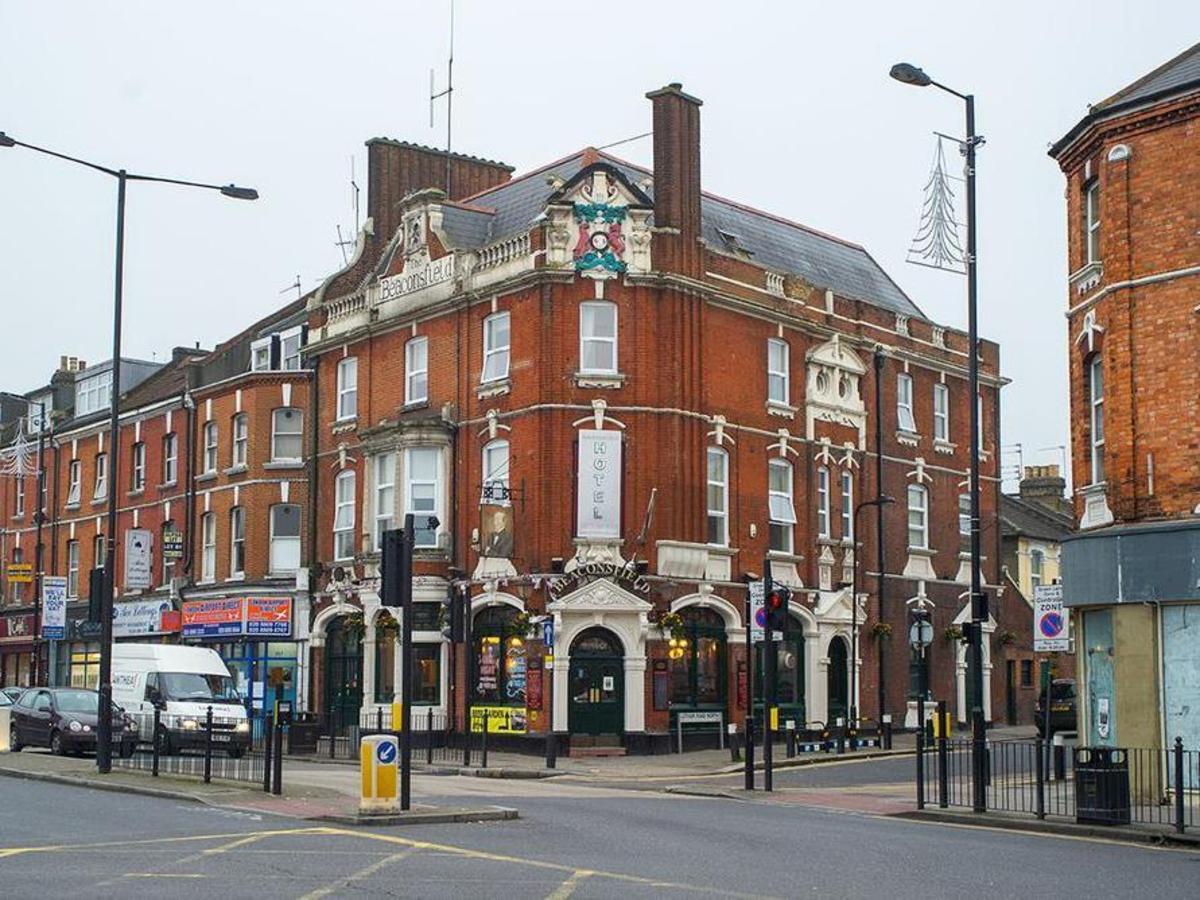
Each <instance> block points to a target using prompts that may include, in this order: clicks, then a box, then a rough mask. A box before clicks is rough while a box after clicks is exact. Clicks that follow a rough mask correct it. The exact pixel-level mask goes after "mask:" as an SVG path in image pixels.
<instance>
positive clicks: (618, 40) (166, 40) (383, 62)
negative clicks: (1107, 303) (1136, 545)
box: [0, 0, 1200, 464]
mask: <svg viewBox="0 0 1200 900" xmlns="http://www.w3.org/2000/svg"><path fill="white" fill-rule="evenodd" d="M448 8H449V5H448V0H427V2H401V0H394V2H390V3H384V2H373V3H372V2H349V0H339V2H336V3H332V2H297V0H291V2H286V3H285V2H273V3H268V2H262V3H245V2H236V3H234V2H212V0H209V2H205V3H202V4H201V3H193V4H190V6H187V7H185V5H184V4H180V3H161V2H153V3H152V2H130V0H125V2H121V3H116V2H108V3H101V2H86V3H85V2H58V3H52V4H51V3H22V2H18V0H0V130H5V131H7V132H8V133H10V134H11V135H13V136H14V137H16V138H18V139H20V140H24V141H28V142H29V143H33V144H39V145H42V146H45V147H49V148H53V149H56V150H59V151H61V152H65V153H69V154H72V155H78V156H83V157H87V158H90V159H93V160H96V161H98V162H101V163H104V164H107V165H110V166H113V167H120V166H124V167H126V168H127V169H129V170H130V171H138V172H143V173H148V174H158V175H166V176H171V177H176V178H184V179H191V180H199V181H214V182H221V183H225V182H229V181H235V182H237V183H239V184H246V185H251V186H254V187H256V188H257V189H258V190H259V191H260V193H261V195H262V199H261V200H259V201H258V202H257V203H245V202H239V201H234V200H229V199H226V198H223V197H222V196H220V195H219V194H215V193H208V192H203V191H190V190H182V189H174V188H170V187H165V186H161V185H134V186H132V187H131V189H130V196H129V202H128V211H127V216H128V221H127V245H126V280H125V287H126V290H125V332H124V334H125V338H124V340H125V345H124V346H125V354H124V355H127V356H135V357H142V358H146V359H153V358H157V359H159V360H162V359H164V358H165V357H166V356H167V355H168V354H169V353H170V349H171V347H172V346H176V345H190V344H193V343H195V342H199V343H200V345H201V346H204V347H209V346H212V344H213V343H214V342H216V341H219V340H221V339H223V338H226V337H228V336H230V335H232V334H233V333H235V332H236V331H238V330H239V329H241V328H243V327H244V326H245V325H247V324H249V323H250V322H252V321H253V320H254V319H255V318H257V317H260V316H262V315H265V314H267V313H269V312H270V311H271V310H272V309H274V308H276V307H277V306H279V305H282V304H283V303H284V302H286V299H287V297H288V296H295V294H294V292H291V293H290V294H289V292H287V291H286V286H287V285H288V284H290V283H292V282H294V280H295V278H296V276H297V275H299V276H300V279H301V282H302V284H303V286H304V288H305V290H307V289H309V288H310V287H312V286H314V284H315V282H317V281H319V280H320V279H321V278H322V277H324V276H325V275H326V274H328V273H329V272H330V271H331V270H333V269H335V268H336V267H338V265H339V264H340V262H341V258H342V257H341V251H340V250H339V249H338V247H337V246H336V245H335V241H336V239H337V231H336V228H337V226H338V225H340V226H341V228H342V232H343V234H348V233H349V232H350V231H352V230H353V224H354V214H353V207H352V203H351V191H350V187H349V177H350V158H351V156H354V157H356V159H357V163H358V173H359V183H360V185H362V187H363V208H364V210H365V201H366V193H365V188H366V179H365V159H366V157H365V148H364V146H363V142H364V141H365V140H366V139H367V138H369V137H372V136H376V135H384V136H389V137H395V138H400V139H405V140H411V141H418V142H422V143H432V144H437V145H439V146H441V145H442V143H443V141H444V138H445V130H444V128H445V125H444V122H445V120H444V118H443V116H444V109H439V111H438V124H437V126H436V128H434V129H432V130H431V129H430V127H429V107H428V101H427V99H426V98H427V95H428V90H429V69H430V67H436V68H437V79H438V86H439V88H440V87H441V86H442V85H443V84H444V79H445V60H446V53H447V49H448V31H449V29H448V15H447V11H448ZM1197 26H1200V7H1198V6H1197V5H1196V4H1195V2H1194V0H1192V2H1187V0H1181V2H1177V3H1176V2H1155V3H1150V4H1147V3H1133V2H1127V3H1122V2H1113V0H1090V2H1064V0H1056V2H1054V3H1044V2H1042V3H1025V2H1010V3H1004V4H999V3H992V4H985V3H974V4H964V3H961V2H959V3H946V4H913V3H907V4H901V3H894V2H877V3H876V2H872V3H839V4H832V3H813V2H803V3H802V2H788V3H765V2H750V0H740V2H738V3H711V2H705V0H691V2H647V0H640V2H626V0H610V2H607V3H594V4H581V3H569V2H559V3H544V2H536V3H535V2H520V0H513V2H507V3H496V2H490V0H458V5H457V27H456V36H455V61H454V72H455V94H454V96H455V105H454V149H455V150H459V151H462V152H467V153H472V154H477V155H481V156H487V157H490V158H493V159H501V160H503V161H505V162H508V163H510V164H512V165H514V166H516V168H517V170H518V172H520V171H524V170H526V169H529V168H532V167H535V166H537V165H540V164H542V163H544V162H548V161H550V160H552V159H555V158H557V157H559V156H562V155H565V154H568V153H570V152H573V151H575V150H577V149H579V148H581V147H583V146H586V145H589V144H591V145H602V144H607V143H610V142H613V141H617V140H620V139H622V138H625V137H629V136H632V135H636V134H639V133H641V132H644V131H647V130H649V127H650V104H649V101H647V100H645V99H644V96H643V95H644V94H645V92H646V91H647V90H650V89H653V88H656V87H659V86H661V85H663V84H665V83H667V82H671V81H681V82H683V85H684V88H685V90H687V91H688V92H689V93H692V94H694V95H696V96H698V97H700V98H701V99H703V100H704V108H703V112H702V134H703V180H704V186H705V189H706V190H710V191H713V192H714V193H719V194H722V195H724V196H727V197H731V198H734V199H737V200H739V201H741V202H744V203H747V204H751V205H754V206H758V207H761V208H762V209H765V210H769V211H771V212H774V213H777V214H780V215H783V216H786V217H789V218H792V219H795V220H797V221H799V222H802V223H804V224H806V225H810V226H813V227H815V228H819V229H822V230H824V231H828V232H830V233H832V234H835V235H838V236H840V237H843V238H845V239H847V240H850V241H854V242H856V243H860V244H862V245H864V246H865V247H866V248H867V249H868V250H869V251H870V252H871V253H872V254H873V255H874V256H875V258H876V259H878V260H879V262H880V263H881V264H882V265H883V267H884V268H885V269H887V271H888V272H889V273H890V274H891V275H892V277H893V278H895V279H896V281H898V282H899V284H900V285H901V286H902V287H903V288H904V289H905V291H906V292H908V294H909V295H910V296H911V297H912V298H913V300H914V301H915V302H916V303H917V304H918V306H920V307H921V308H922V309H923V310H924V311H925V313H926V314H927V315H928V316H930V317H931V318H933V319H935V320H938V321H941V322H944V323H946V324H949V325H952V326H956V327H965V323H966V311H965V301H964V296H965V284H964V281H963V279H962V278H961V277H958V276H955V275H950V274H945V273H941V272H931V271H928V270H924V269H920V268H917V267H915V266H912V265H909V264H906V263H905V253H906V250H907V247H908V244H909V241H910V240H911V238H912V236H913V233H914V230H915V226H916V222H917V216H918V212H919V209H920V204H921V189H922V186H923V184H924V182H925V178H926V176H927V173H928V168H929V163H930V159H931V156H932V153H933V149H934V144H933V137H932V134H931V133H932V132H933V131H942V132H946V133H960V132H961V128H962V107H961V104H959V103H958V102H957V101H956V100H955V99H954V98H952V97H950V96H948V95H945V94H942V93H940V92H937V91H934V90H923V91H922V90H917V89H914V88H910V87H905V86H903V85H900V84H898V83H896V82H894V81H891V80H890V79H889V78H888V77H887V72H888V68H889V67H890V65H891V64H892V63H893V62H896V61H899V60H909V61H912V62H914V63H917V64H918V65H922V66H923V67H924V68H925V69H926V70H927V71H928V72H929V73H930V74H931V75H932V76H933V77H935V78H937V79H939V80H941V81H943V82H945V83H947V84H949V85H951V86H953V87H955V88H957V89H958V90H960V91H963V92H970V91H973V92H974V93H975V94H976V96H977V117H978V127H979V130H980V132H981V133H983V134H984V135H985V136H986V138H987V145H986V146H985V147H984V148H982V150H981V151H980V157H979V222H980V237H979V246H980V304H981V307H980V308H981V311H980V321H981V332H982V334H983V335H984V336H985V337H988V338H991V339H993V340H997V341H999V342H1000V345H1001V360H1002V368H1003V372H1004V374H1005V375H1006V376H1007V377H1008V378H1010V379H1012V382H1013V383H1012V384H1011V385H1010V386H1009V387H1007V388H1006V389H1005V391H1004V396H1003V426H1002V427H1003V432H1004V434H1003V439H1004V442H1005V444H1006V445H1007V444H1014V443H1018V442H1019V443H1020V444H1022V445H1023V446H1024V461H1025V463H1026V464H1029V463H1032V462H1054V461H1057V460H1058V459H1059V452H1058V451H1057V450H1052V449H1041V448H1050V447H1054V446H1056V445H1061V444H1065V443H1066V439H1067V433H1068V422H1067V415H1068V409H1067V392H1066V365H1065V353H1064V348H1065V345H1066V333H1065V319H1064V317H1063V311H1064V309H1065V301H1066V288H1065V274H1066V258H1065V210H1064V206H1063V199H1062V197H1063V180H1062V177H1061V175H1060V174H1059V172H1058V169H1057V166H1056V165H1055V163H1054V162H1053V161H1052V160H1050V159H1049V158H1048V157H1047V156H1046V147H1047V145H1048V143H1049V142H1050V141H1052V140H1054V139H1056V138H1058V137H1060V136H1061V135H1062V134H1064V133H1065V132H1066V131H1067V130H1068V129H1069V128H1070V126H1071V125H1073V124H1074V123H1075V122H1076V121H1077V120H1078V119H1079V118H1080V117H1081V116H1082V115H1083V114H1084V112H1085V111H1086V104H1087V103H1088V102H1094V101H1097V100H1100V99H1102V98H1103V97H1105V96H1107V95H1109V94H1110V93H1112V92H1114V91H1116V90H1117V89H1119V88H1120V87H1122V86H1123V85H1125V84H1126V83H1128V82H1130V81H1132V80H1133V79H1135V78H1137V77H1138V76H1140V75H1142V74H1143V73H1145V72H1146V71H1149V70H1150V69H1152V68H1154V67H1155V66H1157V65H1159V64H1160V63H1162V62H1164V61H1166V60H1167V59H1168V58H1170V57H1171V56H1174V55H1175V54H1176V53H1178V52H1180V51H1181V50H1183V49H1185V48H1186V47H1187V46H1188V45H1190V44H1191V43H1192V42H1194V41H1195V40H1196V39H1197V34H1198V33H1200V28H1198V27H1197ZM614 152H616V153H618V154H619V155H622V156H624V157H626V158H628V159H631V160H633V161H635V162H641V163H647V164H648V163H649V161H650V156H651V147H650V141H649V140H648V139H643V140H640V141H636V142H633V143H630V144H627V145H624V146H622V147H619V148H616V150H614ZM948 158H949V159H950V161H951V162H952V163H955V164H956V163H957V160H956V158H955V157H948ZM115 194H116V191H115V182H114V181H112V180H110V179H108V178H106V177H104V176H102V175H98V174H96V173H93V172H90V171H88V170H85V169H80V168H77V167H74V166H71V165H68V164H65V163H60V162H57V161H55V160H53V159H50V158H47V157H43V156H39V155H36V154H33V153H30V152H28V151H24V150H19V149H14V150H0V306H2V308H3V311H4V315H3V318H2V320H0V329H2V330H0V334H2V335H3V353H0V389H5V390H12V391H18V392H24V391H26V390H29V389H30V388H33V387H35V386H37V385H39V384H43V383H45V381H46V380H47V378H48V377H49V375H50V373H51V371H52V370H53V369H54V367H55V366H56V364H57V361H58V358H59V356H60V355H63V354H69V355H75V356H79V357H83V358H85V359H87V360H89V361H93V362H95V361H100V360H103V359H107V358H108V356H109V355H110V347H111V325H110V323H111V315H112V312H111V309H112V306H111V304H112V268H113V231H114V229H113V218H114V212H115ZM961 215H963V213H962V211H961V210H960V216H961ZM1005 462H1006V463H1015V462H1016V457H1015V456H1012V457H1011V458H1010V457H1007V456H1006V459H1005Z"/></svg>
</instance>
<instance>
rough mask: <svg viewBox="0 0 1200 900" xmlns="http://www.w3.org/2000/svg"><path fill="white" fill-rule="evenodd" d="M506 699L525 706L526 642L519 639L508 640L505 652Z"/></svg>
mask: <svg viewBox="0 0 1200 900" xmlns="http://www.w3.org/2000/svg"><path fill="white" fill-rule="evenodd" d="M504 676H505V677H504V699H505V700H507V701H508V702H509V703H519V704H521V705H522V706H524V705H525V642H524V641H522V640H521V639H520V638H518V637H511V638H509V639H508V647H507V648H505V651H504Z"/></svg>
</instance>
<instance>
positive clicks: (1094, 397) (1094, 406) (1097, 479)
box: [1087, 353, 1107, 484]
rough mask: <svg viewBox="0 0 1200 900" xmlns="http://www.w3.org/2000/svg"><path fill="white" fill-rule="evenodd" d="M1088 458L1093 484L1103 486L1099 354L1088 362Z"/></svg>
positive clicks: (1102, 402) (1101, 400)
mask: <svg viewBox="0 0 1200 900" xmlns="http://www.w3.org/2000/svg"><path fill="white" fill-rule="evenodd" d="M1087 366H1088V417H1089V429H1088V456H1089V462H1090V463H1091V465H1090V467H1089V468H1090V470H1091V476H1092V484H1102V483H1103V482H1104V480H1105V478H1106V477H1107V476H1106V473H1105V471H1104V444H1105V435H1104V363H1103V361H1102V360H1101V358H1100V354H1099V353H1097V354H1096V355H1094V356H1093V357H1092V358H1091V359H1090V360H1089V361H1088V364H1087Z"/></svg>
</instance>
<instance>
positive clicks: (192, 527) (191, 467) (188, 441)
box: [179, 373, 199, 576]
mask: <svg viewBox="0 0 1200 900" xmlns="http://www.w3.org/2000/svg"><path fill="white" fill-rule="evenodd" d="M191 374H192V373H189V374H188V381H189V382H190V381H191V380H192V378H191ZM183 408H184V410H185V411H186V413H187V421H186V423H185V428H186V430H185V433H184V438H185V439H184V445H185V450H186V451H187V452H186V453H185V454H184V460H186V462H185V463H184V465H185V466H186V467H187V469H186V471H185V473H184V478H185V479H186V480H185V481H184V484H186V485H187V493H186V494H185V495H184V501H183V520H184V524H185V527H186V528H187V540H186V541H184V545H183V559H182V560H181V565H180V567H179V569H180V571H182V572H186V573H187V574H188V575H189V576H190V575H191V574H192V559H193V555H194V554H193V550H194V547H195V540H196V464H195V456H196V423H197V420H198V418H199V416H197V415H196V399H195V397H193V396H192V392H191V388H190V386H189V388H188V389H187V390H185V391H184V392H183Z"/></svg>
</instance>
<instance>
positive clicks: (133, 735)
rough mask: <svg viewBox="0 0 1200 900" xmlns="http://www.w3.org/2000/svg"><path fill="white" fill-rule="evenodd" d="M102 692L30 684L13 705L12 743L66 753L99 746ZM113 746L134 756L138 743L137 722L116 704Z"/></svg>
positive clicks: (127, 755)
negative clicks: (98, 726)
mask: <svg viewBox="0 0 1200 900" xmlns="http://www.w3.org/2000/svg"><path fill="white" fill-rule="evenodd" d="M99 710H100V694H99V693H97V692H96V691H88V690H83V689H82V688H29V689H27V690H26V691H25V693H23V694H22V695H21V699H19V700H18V701H17V702H16V703H15V704H14V705H13V707H12V711H11V716H10V725H9V728H10V734H9V746H10V747H11V748H12V750H13V751H14V752H16V751H19V750H21V749H22V748H23V747H49V748H50V750H51V752H53V753H56V754H59V755H60V756H66V755H67V754H78V753H82V752H83V751H85V750H91V751H94V750H95V749H96V728H97V720H98V718H99V716H98V713H99ZM112 721H113V736H112V737H113V740H112V743H113V749H115V750H117V751H118V752H119V753H120V754H121V756H123V757H129V756H133V751H134V749H135V748H136V747H137V725H136V724H135V723H134V721H133V719H132V718H131V717H130V716H127V715H126V714H125V711H124V710H123V709H121V708H120V707H119V706H117V705H115V704H114V705H113V720H112Z"/></svg>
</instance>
